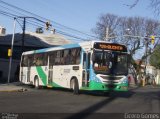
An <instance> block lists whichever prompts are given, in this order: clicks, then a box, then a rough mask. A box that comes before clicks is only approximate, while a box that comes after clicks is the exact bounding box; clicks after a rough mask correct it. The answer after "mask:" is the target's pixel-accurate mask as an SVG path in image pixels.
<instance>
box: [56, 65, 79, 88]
mask: <svg viewBox="0 0 160 119" xmlns="http://www.w3.org/2000/svg"><path fill="white" fill-rule="evenodd" d="M81 74H82V73H81V67H80V65H68V66H67V65H66V66H53V87H54V86H56V87H62V88H70V81H71V79H72V77H76V78H77V80H78V83H79V87H81V84H82V83H81V79H82V78H81V77H82V75H81Z"/></svg>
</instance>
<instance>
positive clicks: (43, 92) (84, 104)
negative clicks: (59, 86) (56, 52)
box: [0, 86, 160, 116]
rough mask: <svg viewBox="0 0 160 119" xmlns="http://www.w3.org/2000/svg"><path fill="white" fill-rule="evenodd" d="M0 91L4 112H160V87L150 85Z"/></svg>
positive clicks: (1, 108) (0, 101) (1, 105)
mask: <svg viewBox="0 0 160 119" xmlns="http://www.w3.org/2000/svg"><path fill="white" fill-rule="evenodd" d="M27 88H28V91H26V92H0V112H2V113H5V112H10V113H74V114H75V115H74V116H76V115H77V114H79V113H160V88H154V87H152V86H146V87H143V88H134V89H131V90H130V91H129V92H121V93H120V92H119V93H111V95H110V96H109V97H107V96H103V95H100V94H88V93H82V94H80V95H73V94H72V92H70V91H62V90H52V89H40V90H36V89H32V88H29V87H27Z"/></svg>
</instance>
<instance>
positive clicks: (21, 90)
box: [0, 88, 27, 92]
mask: <svg viewBox="0 0 160 119" xmlns="http://www.w3.org/2000/svg"><path fill="white" fill-rule="evenodd" d="M25 91H27V89H23V88H22V89H15V90H0V92H25Z"/></svg>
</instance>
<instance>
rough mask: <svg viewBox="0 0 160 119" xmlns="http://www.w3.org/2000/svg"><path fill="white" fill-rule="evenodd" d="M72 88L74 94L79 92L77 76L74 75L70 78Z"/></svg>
mask: <svg viewBox="0 0 160 119" xmlns="http://www.w3.org/2000/svg"><path fill="white" fill-rule="evenodd" d="M70 89H72V90H73V94H75V95H78V94H79V83H78V80H77V78H76V77H75V76H73V77H72V78H71V80H70Z"/></svg>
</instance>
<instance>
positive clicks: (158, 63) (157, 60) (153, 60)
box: [150, 45, 160, 69]
mask: <svg viewBox="0 0 160 119" xmlns="http://www.w3.org/2000/svg"><path fill="white" fill-rule="evenodd" d="M150 64H151V65H152V66H154V67H156V68H157V69H160V45H158V46H157V47H156V48H155V50H154V52H153V53H152V55H151V57H150Z"/></svg>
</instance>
